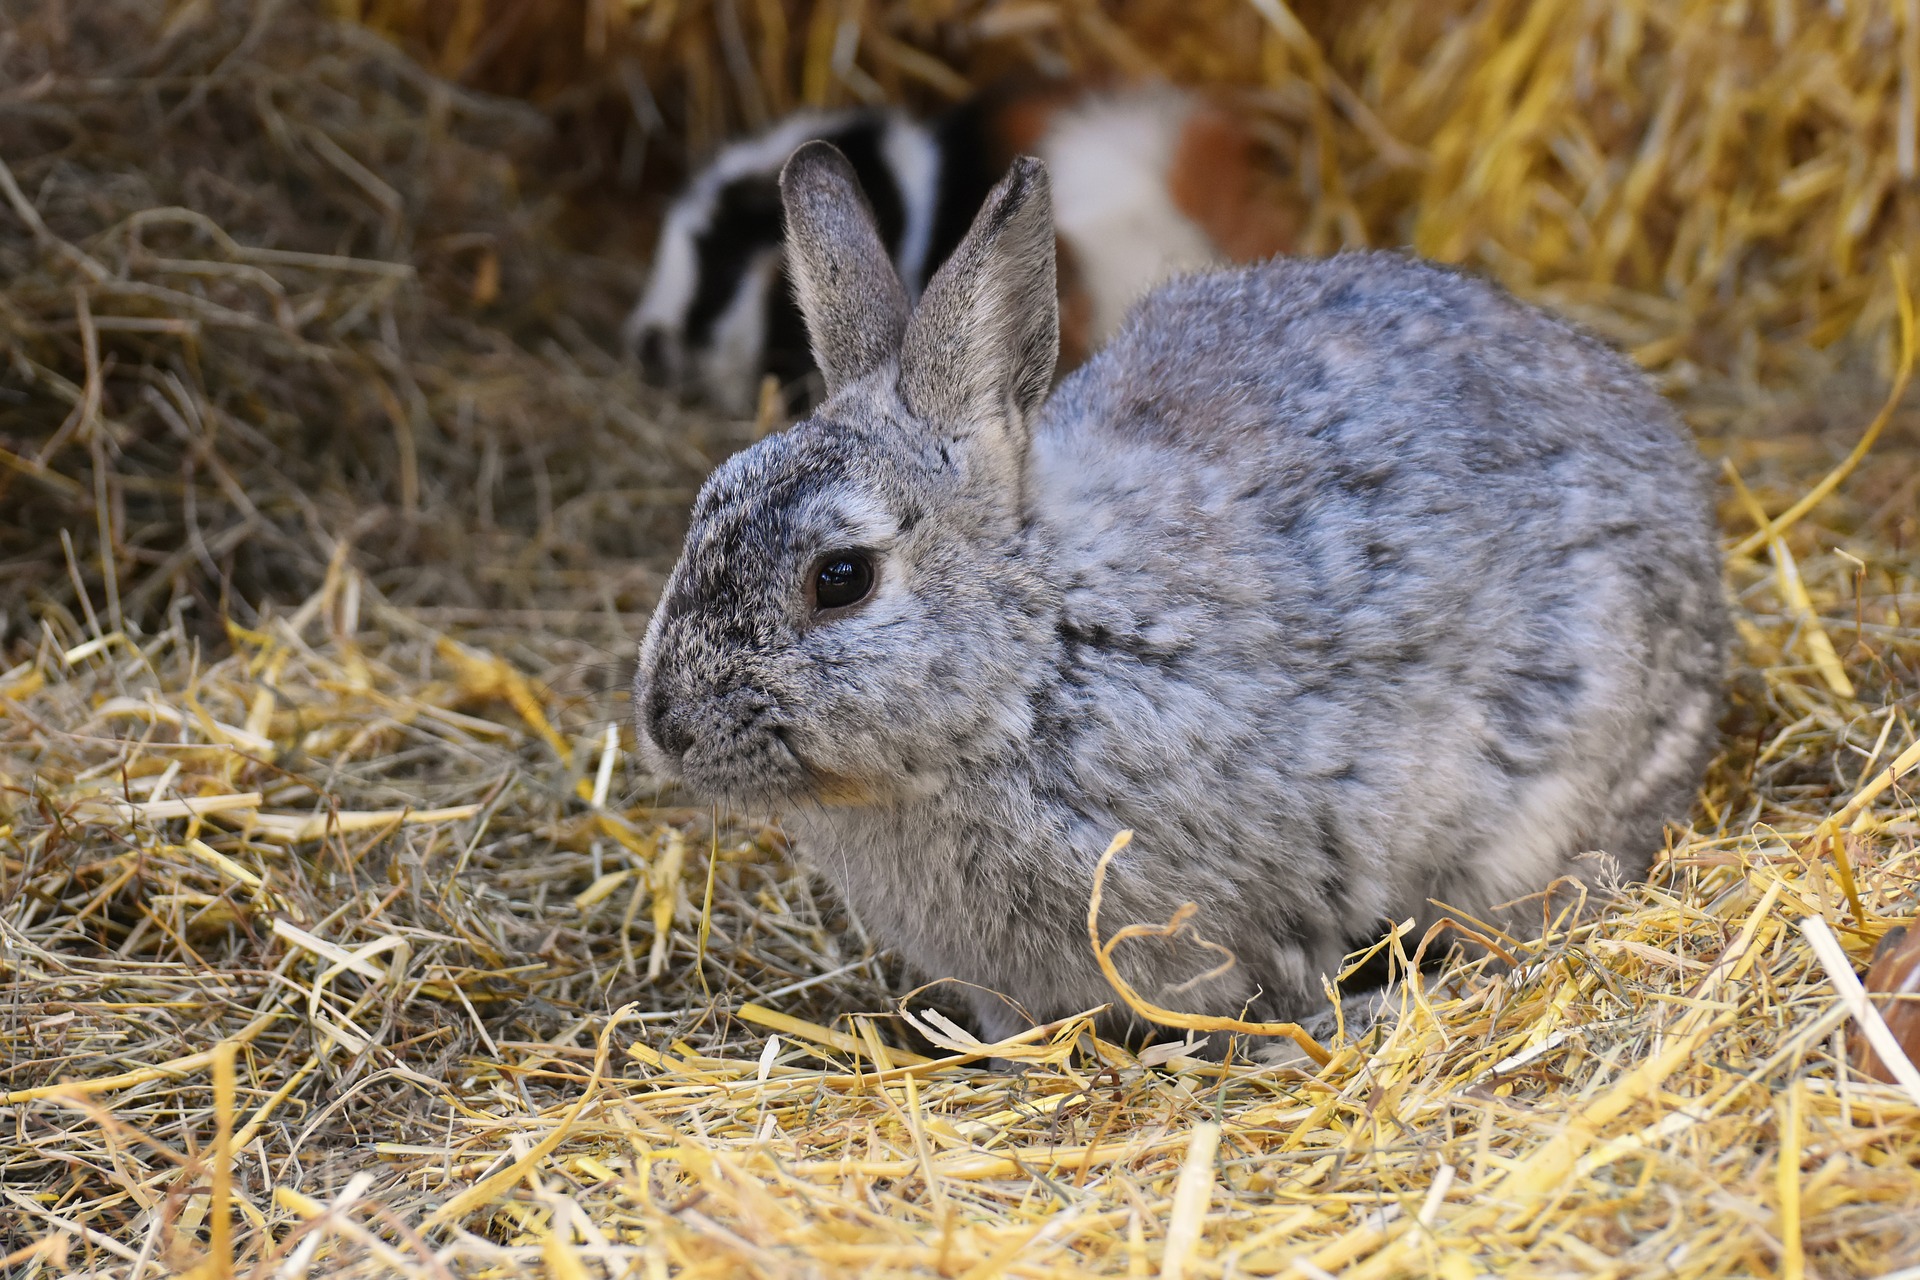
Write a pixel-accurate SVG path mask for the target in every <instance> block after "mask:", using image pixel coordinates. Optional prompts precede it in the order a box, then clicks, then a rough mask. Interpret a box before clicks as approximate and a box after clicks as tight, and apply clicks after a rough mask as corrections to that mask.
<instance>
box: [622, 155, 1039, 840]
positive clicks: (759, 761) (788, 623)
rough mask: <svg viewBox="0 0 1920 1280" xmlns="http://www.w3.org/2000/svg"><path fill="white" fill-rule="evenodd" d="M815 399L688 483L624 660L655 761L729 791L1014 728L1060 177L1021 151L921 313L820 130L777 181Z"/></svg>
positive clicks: (819, 777)
mask: <svg viewBox="0 0 1920 1280" xmlns="http://www.w3.org/2000/svg"><path fill="white" fill-rule="evenodd" d="M780 190H781V197H782V200H783V203H784V206H785V210H786V218H787V235H788V260H789V272H790V274H791V276H792V278H793V283H794V292H795V295H796V297H797V300H798V302H799V304H800V309H801V311H802V312H803V314H804V315H805V317H806V321H807V328H808V331H809V334H810V336H811V340H812V345H813V353H814V358H815V361H816V362H817V363H818V365H819V367H820V370H821V372H822V373H823V374H824V376H825V379H826V386H827V399H826V401H825V403H824V404H823V405H822V406H821V407H820V409H819V410H818V412H816V413H815V414H814V415H813V416H812V417H810V418H808V419H807V420H805V421H804V422H801V423H799V424H798V425H796V426H795V427H793V428H792V429H790V430H788V431H786V432H784V433H782V434H780V435H776V436H771V437H769V438H767V439H765V440H763V441H761V442H760V443H759V444H757V445H755V446H754V447H752V448H751V449H748V450H747V451H745V452H744V453H741V454H739V455H738V456H736V457H734V458H733V459H731V460H730V461H728V462H727V463H726V464H725V465H723V466H722V467H720V468H719V469H718V470H717V471H716V472H715V473H714V474H713V476H712V477H711V478H710V479H709V480H708V481H707V484H706V486H705V487H704V488H703V489H702V490H701V493H700V497H699V499H698V500H697V502H696V503H695V506H694V511H693V521H692V527H691V529H690V530H689V532H688V534H687V541H686V547H685V549H684V551H683V553H682V555H681V559H680V563H679V564H678V565H677V566H676V567H675V568H674V571H673V574H672V576H671V577H670V578H669V579H668V580H667V584H666V588H665V590H664V592H663V594H662V597H661V601H660V607H659V609H658V610H657V611H656V613H655V614H654V617H653V622H652V625H651V626H650V627H649V628H648V630H647V637H646V641H645V643H644V644H643V646H642V648H641V655H640V668H639V673H638V675H637V677H636V680H635V703H634V706H635V715H636V719H637V721H638V727H639V731H640V732H639V738H640V742H641V744H642V753H643V757H644V759H645V760H646V762H647V763H648V765H649V766H650V767H651V768H652V769H653V770H654V771H655V772H656V773H658V774H660V775H662V776H666V777H674V778H679V779H681V780H683V781H684V782H686V783H687V784H688V785H689V786H691V787H692V788H694V789H695V790H697V791H700V792H703V793H705V794H707V795H710V796H713V797H715V798H719V799H724V800H728V801H730V802H733V803H736V804H754V803H780V802H786V803H810V802H811V803H824V804H877V803H886V802H888V801H891V800H899V799H906V798H909V797H911V796H912V795H914V794H917V793H924V792H931V791H937V790H940V789H942V788H944V787H946V786H948V785H949V784H951V783H953V782H954V781H955V779H956V776H957V773H958V772H959V771H960V770H962V769H963V768H964V766H965V765H966V763H967V762H968V761H970V760H974V759H977V758H979V757H981V756H983V755H990V754H992V753H994V752H997V751H1002V750H1006V749H1008V747H1009V744H1011V743H1015V742H1018V741H1021V740H1023V739H1024V738H1025V737H1026V736H1027V734H1028V731H1029V729H1030V727H1031V726H1030V724H1029V719H1030V717H1031V714H1032V712H1031V698H1030V697H1029V692H1030V690H1031V689H1032V687H1033V686H1034V684H1035V683H1036V681H1038V680H1040V679H1042V678H1044V672H1042V671H1040V670H1039V669H1038V668H1039V667H1040V666H1041V665H1043V664H1044V655H1045V651H1046V642H1047V639H1048V637H1049V636H1050V634H1051V632H1052V629H1053V625H1054V624H1053V621H1052V618H1053V614H1054V612H1055V606H1054V603H1053V602H1054V601H1055V599H1056V598H1057V595H1056V592H1055V589H1054V588H1053V587H1052V586H1051V585H1050V583H1049V581H1048V579H1047V575H1046V566H1045V565H1044V564H1043V563H1040V560H1039V557H1038V556H1037V555H1036V554H1035V553H1032V552H1030V550H1029V549H1028V548H1026V546H1025V543H1024V537H1023V527H1024V523H1025V522H1024V519H1023V509H1022V488H1023V481H1024V475H1025V469H1026V457H1027V448H1028V438H1029V433H1030V431H1031V428H1032V425H1033V422H1034V419H1035V417H1036V415H1037V413H1038V410H1039V408H1040V405H1041V403H1042V401H1043V400H1044V399H1045V397H1046V394H1047V388H1048V386H1049V383H1050V381H1051V378H1052V374H1053V367H1054V362H1055V360H1056V358H1057V355H1058V350H1059V317H1058V301H1057V298H1056V294H1055V290H1054V240H1053V226H1052V215H1051V209H1050V206H1049V201H1048V189H1047V177H1046V172H1045V170H1044V168H1043V167H1042V166H1041V164H1040V163H1039V162H1038V161H1036V160H1028V159H1023V160H1020V161H1017V162H1016V163H1015V164H1014V166H1013V168H1012V170H1011V171H1010V172H1009V173H1008V175H1007V177H1006V178H1005V180H1004V181H1002V182H1001V183H1000V185H999V186H998V187H996V188H995V189H994V191H993V193H992V194H991V195H990V196H989V197H988V198H987V200H986V203H985V204H984V205H983V206H982V207H981V210H980V212H979V214H978V216H977V217H976V218H975V220H974V223H973V227H972V230H971V231H970V232H969V233H968V235H967V237H966V239H965V240H964V241H963V242H962V243H961V245H960V247H959V248H958V249H956V250H955V251H954V253H953V255H952V256H951V257H950V258H949V259H948V260H947V262H946V263H945V264H944V265H943V266H942V267H941V269H940V271H939V272H938V273H937V274H936V275H935V276H934V278H933V280H932V281H931V282H930V283H929V285H928V286H927V289H926V292H925V293H924V295H923V296H922V298H921V301H920V305H919V306H918V308H917V309H915V308H910V307H909V305H908V302H907V294H906V290H905V289H904V288H903V287H902V285H901V281H900V278H899V276H898V274H897V273H896V272H895V270H894V266H893V264H892V262H891V261H890V260H889V258H888V255H887V252H886V249H885V247H884V246H883V244H882V242H881V238H880V235H879V233H878V232H877V230H876V228H875V223H874V218H873V213H872V211H871V209H870V208H869V206H868V204H867V202H866V200H865V198H864V196H863V195H862V193H861V190H860V186H859V183H858V181H857V180H856V178H855V176H854V173H853V170H852V169H851V167H850V166H849V165H848V164H847V162H846V160H845V159H844V158H843V157H842V156H841V154H840V153H839V152H838V151H836V150H835V149H834V148H833V147H832V146H830V145H828V144H826V143H818V142H816V143H809V144H808V145H806V146H803V147H801V148H800V149H799V150H798V151H796V152H795V153H794V155H793V157H792V158H791V159H790V160H789V161H788V162H787V165H786V168H785V170H784V171H783V172H782V174H781V178H780Z"/></svg>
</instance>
